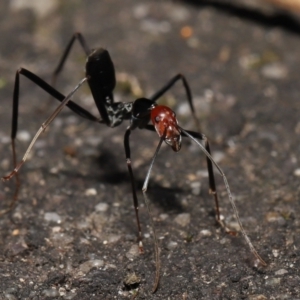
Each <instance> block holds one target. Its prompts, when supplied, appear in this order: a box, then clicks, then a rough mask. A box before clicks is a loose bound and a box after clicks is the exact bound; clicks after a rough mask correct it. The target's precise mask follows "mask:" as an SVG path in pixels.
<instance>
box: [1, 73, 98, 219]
mask: <svg viewBox="0 0 300 300" xmlns="http://www.w3.org/2000/svg"><path fill="white" fill-rule="evenodd" d="M20 75H23V76H25V77H26V78H28V79H30V80H31V81H32V82H33V83H35V84H37V85H38V86H39V87H40V88H42V89H43V90H45V91H46V92H47V93H48V94H50V95H51V96H53V97H55V98H56V99H57V100H59V101H60V102H62V101H63V100H64V99H65V96H64V95H63V94H61V93H60V92H58V91H57V90H56V89H54V88H53V87H52V86H50V85H49V84H48V83H46V82H45V81H44V80H42V79H41V78H40V77H38V76H37V75H35V74H33V73H32V72H30V71H28V70H26V69H23V68H20V69H19V70H18V71H17V72H16V76H15V85H14V92H13V105H12V125H11V145H12V155H13V165H14V169H16V168H17V153H16V144H15V139H16V135H17V131H18V111H19V90H20ZM67 106H68V107H69V108H70V109H71V110H73V111H74V112H75V113H76V114H78V115H80V116H81V117H83V118H85V119H88V120H90V121H94V122H99V123H102V121H101V120H99V118H96V117H95V116H93V115H92V114H91V113H89V112H88V111H86V110H85V109H84V108H82V107H81V106H79V105H77V104H76V103H74V102H72V101H69V102H68V103H67ZM13 175H14V176H15V178H16V179H15V180H16V186H15V192H14V196H13V199H12V201H11V203H10V204H9V207H8V209H6V210H3V211H1V212H0V215H3V214H5V213H7V212H9V211H11V210H12V209H13V207H14V206H15V204H16V203H17V201H18V194H19V188H20V179H19V174H18V172H14V173H13Z"/></svg>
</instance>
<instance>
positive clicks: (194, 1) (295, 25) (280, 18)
mask: <svg viewBox="0 0 300 300" xmlns="http://www.w3.org/2000/svg"><path fill="white" fill-rule="evenodd" d="M182 2H185V3H188V4H190V5H193V6H197V7H198V8H202V7H213V8H215V9H217V10H220V11H222V12H224V13H225V14H227V15H231V16H237V17H239V18H242V19H244V20H247V21H251V22H254V23H256V24H260V25H262V26H265V27H279V28H282V29H284V30H285V31H287V32H290V33H293V34H297V35H299V34H300V23H299V22H298V21H297V20H296V19H295V18H294V17H293V16H292V15H290V14H288V13H285V12H283V11H280V12H276V13H274V14H271V15H268V14H265V13H263V12H261V11H259V10H258V9H255V8H250V7H242V6H238V5H235V4H233V3H228V2H227V3H226V2H222V1H203V0H201V1H200V0H182Z"/></svg>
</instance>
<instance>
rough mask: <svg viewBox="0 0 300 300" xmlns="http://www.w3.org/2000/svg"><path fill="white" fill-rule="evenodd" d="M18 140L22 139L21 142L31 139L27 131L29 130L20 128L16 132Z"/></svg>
mask: <svg viewBox="0 0 300 300" xmlns="http://www.w3.org/2000/svg"><path fill="white" fill-rule="evenodd" d="M17 138H18V140H20V141H22V142H29V141H30V139H31V135H30V133H29V131H26V130H20V131H19V132H18V136H17Z"/></svg>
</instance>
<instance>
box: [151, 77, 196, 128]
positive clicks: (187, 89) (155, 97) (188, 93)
mask: <svg viewBox="0 0 300 300" xmlns="http://www.w3.org/2000/svg"><path fill="white" fill-rule="evenodd" d="M178 80H181V81H182V83H183V86H184V89H185V92H186V96H187V100H188V103H189V106H190V109H191V113H192V116H193V119H194V122H195V124H196V128H197V130H198V131H199V132H200V131H201V130H200V122H199V120H198V118H197V116H196V111H195V107H194V104H193V98H192V93H191V89H190V86H189V84H188V82H187V80H186V78H185V76H184V75H182V74H177V75H176V76H174V77H173V78H171V80H170V81H169V82H167V83H166V84H165V85H164V86H163V87H162V88H161V89H160V90H159V91H158V92H156V93H155V94H154V95H152V96H151V97H150V98H149V99H150V100H152V101H156V100H158V98H160V97H161V96H162V95H163V94H164V93H165V92H167V91H168V90H169V89H171V88H172V86H173V85H174V84H175V83H176V82H177V81H178Z"/></svg>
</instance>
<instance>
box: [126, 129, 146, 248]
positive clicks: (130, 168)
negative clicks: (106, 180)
mask: <svg viewBox="0 0 300 300" xmlns="http://www.w3.org/2000/svg"><path fill="white" fill-rule="evenodd" d="M130 134H131V128H130V126H129V127H127V129H126V132H125V135H124V148H125V155H126V163H127V167H128V172H129V175H130V181H131V188H132V196H133V206H134V211H135V217H136V222H137V227H138V243H139V249H140V253H144V247H143V242H142V230H141V223H140V218H139V203H138V198H137V195H136V187H135V180H134V176H133V171H132V167H131V155H130V145H129V136H130Z"/></svg>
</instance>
